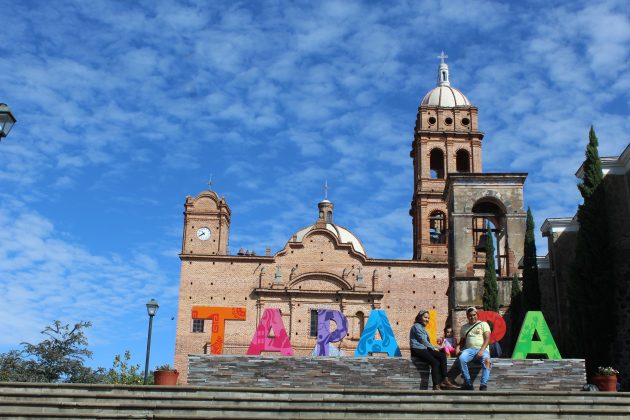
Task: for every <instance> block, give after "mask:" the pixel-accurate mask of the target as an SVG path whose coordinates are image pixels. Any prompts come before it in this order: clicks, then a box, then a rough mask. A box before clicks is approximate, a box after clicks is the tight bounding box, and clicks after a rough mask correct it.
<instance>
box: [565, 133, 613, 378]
mask: <svg viewBox="0 0 630 420" xmlns="http://www.w3.org/2000/svg"><path fill="white" fill-rule="evenodd" d="M597 147H598V140H597V136H596V135H595V130H594V129H593V127H591V130H590V133H589V143H588V146H587V147H586V159H585V161H584V163H583V165H582V167H583V170H584V176H583V178H582V181H581V182H580V184H579V185H578V188H579V190H580V193H581V194H582V197H583V198H584V203H583V204H581V205H580V206H579V208H578V213H577V216H578V222H579V225H580V229H579V231H578V234H577V242H576V248H575V261H574V264H573V271H572V275H571V279H570V282H569V304H570V310H571V335H570V336H571V338H572V340H573V343H572V348H573V349H574V353H575V354H573V355H572V356H578V357H585V358H586V368H587V371H588V372H589V373H592V372H593V371H594V370H595V369H596V368H597V367H598V366H611V365H612V360H613V357H612V355H613V352H612V350H613V349H612V343H613V340H614V336H615V330H616V320H615V312H614V310H613V309H612V306H611V303H612V302H613V301H614V280H613V277H612V273H611V271H610V266H611V259H610V258H611V249H610V246H609V235H608V218H607V215H606V196H605V191H604V188H603V183H602V181H603V178H604V175H603V172H602V165H601V161H600V159H599V153H598V151H597Z"/></svg>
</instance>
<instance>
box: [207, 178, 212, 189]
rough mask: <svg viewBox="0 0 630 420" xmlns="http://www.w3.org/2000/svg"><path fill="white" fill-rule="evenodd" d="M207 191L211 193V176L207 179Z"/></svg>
mask: <svg viewBox="0 0 630 420" xmlns="http://www.w3.org/2000/svg"><path fill="white" fill-rule="evenodd" d="M208 191H212V174H210V178H209V179H208Z"/></svg>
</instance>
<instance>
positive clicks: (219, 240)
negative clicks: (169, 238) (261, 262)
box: [182, 191, 231, 255]
mask: <svg viewBox="0 0 630 420" xmlns="http://www.w3.org/2000/svg"><path fill="white" fill-rule="evenodd" d="M230 217H231V211H230V207H229V206H228V205H227V202H226V201H225V197H221V198H219V196H218V195H217V194H216V193H215V192H214V191H204V192H202V193H201V194H199V195H198V196H197V197H195V198H193V197H190V196H188V197H186V203H185V204H184V236H183V240H182V254H183V255H191V254H196V255H227V253H228V244H229V233H230Z"/></svg>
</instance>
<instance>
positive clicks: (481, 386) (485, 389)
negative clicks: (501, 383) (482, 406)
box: [479, 384, 488, 391]
mask: <svg viewBox="0 0 630 420" xmlns="http://www.w3.org/2000/svg"><path fill="white" fill-rule="evenodd" d="M487 390H488V385H484V384H481V385H479V391H487Z"/></svg>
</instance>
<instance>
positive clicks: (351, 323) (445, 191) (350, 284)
mask: <svg viewBox="0 0 630 420" xmlns="http://www.w3.org/2000/svg"><path fill="white" fill-rule="evenodd" d="M445 58H446V56H445V55H444V54H442V55H441V56H440V64H439V67H438V73H437V86H436V87H434V88H433V89H431V90H430V91H429V92H428V93H427V94H426V95H425V96H424V97H423V99H422V101H421V103H420V107H419V109H418V114H417V118H416V123H415V128H414V136H413V140H412V142H411V153H410V156H411V159H412V164H413V168H414V170H413V177H414V179H413V185H414V190H413V195H412V198H411V208H410V210H409V214H410V216H411V221H412V223H413V258H412V259H411V260H393V259H378V258H374V257H372V256H371V255H370V254H369V250H366V249H365V248H364V247H363V245H362V243H361V240H360V239H359V238H357V237H356V236H355V235H354V234H353V233H352V232H351V231H349V230H348V229H346V228H345V227H343V226H340V225H338V224H336V223H335V214H334V213H335V207H334V204H333V203H332V202H331V201H329V200H328V199H324V200H322V201H320V202H319V203H318V204H317V208H315V206H313V220H312V224H311V225H309V226H307V227H305V228H302V229H299V230H296V231H295V233H294V234H293V235H292V236H291V237H289V238H287V239H288V240H287V243H286V245H285V246H284V248H282V249H280V250H278V251H277V252H275V253H274V254H272V253H271V252H270V250H268V251H267V253H266V255H255V254H250V253H249V252H247V253H242V252H239V253H238V254H237V255H231V254H230V252H229V248H228V243H229V234H230V215H231V210H230V207H229V205H228V203H227V202H226V200H225V198H223V197H220V196H219V195H218V194H217V193H216V192H214V191H210V190H208V191H204V192H202V193H200V194H199V195H197V196H196V197H194V198H193V197H190V196H189V197H187V198H186V202H185V204H184V229H183V241H182V250H181V253H180V255H179V256H180V259H181V264H182V265H181V279H180V289H179V308H178V316H177V337H176V348H175V367H176V368H177V369H178V370H179V372H180V382H182V383H185V382H186V376H187V365H188V355H189V354H219V353H224V354H245V352H246V351H247V349H248V347H249V344H250V342H251V341H252V337H253V335H254V332H255V331H256V327H257V325H258V323H259V322H260V318H261V316H262V314H263V312H264V311H265V309H267V308H277V309H279V310H280V313H281V317H282V321H283V323H284V326H285V328H286V331H287V334H288V336H289V338H290V343H291V347H292V348H293V350H294V352H295V354H296V355H298V356H306V355H310V354H311V353H312V352H313V349H314V347H315V345H316V335H317V310H318V309H335V310H339V311H341V312H342V313H343V314H344V315H345V316H346V318H347V319H348V335H347V336H346V337H345V338H344V339H343V340H342V341H341V342H340V343H338V347H339V349H340V350H341V351H342V352H343V353H345V354H346V355H352V354H354V351H355V349H356V347H357V343H358V340H359V338H360V336H361V333H362V331H363V327H364V325H365V323H366V321H367V318H368V316H369V314H370V311H371V310H373V309H383V310H385V312H386V314H387V317H388V319H389V322H390V324H391V327H392V329H393V332H394V335H395V337H396V339H397V341H398V345H399V346H400V349H401V350H402V353H403V356H408V355H409V341H408V334H409V328H410V326H411V325H412V324H413V320H414V318H415V315H416V313H417V312H418V310H420V309H429V310H431V309H433V310H435V311H436V315H437V328H438V331H440V332H441V330H442V329H443V328H444V326H445V325H447V324H451V325H453V326H455V327H457V326H459V325H461V324H462V323H463V322H464V320H465V317H464V315H463V311H464V310H465V308H466V307H468V306H471V305H476V306H481V299H482V292H483V269H484V262H485V258H486V256H485V247H483V244H484V243H485V235H486V226H490V227H491V230H492V235H493V237H494V242H495V248H496V255H495V258H496V263H497V275H498V283H499V301H500V303H501V304H502V305H504V306H503V307H504V308H505V306H506V305H508V304H509V298H510V285H511V278H512V277H513V275H514V274H520V271H519V268H518V262H519V260H520V259H521V258H522V255H523V238H524V234H525V218H526V215H525V212H524V210H523V184H524V182H525V178H526V174H522V173H509V174H507V173H487V174H484V173H482V164H481V156H482V153H481V152H482V140H483V137H484V134H483V133H482V132H481V131H480V130H479V127H478V123H477V108H476V107H475V106H474V105H473V104H472V103H471V102H470V101H469V100H468V98H467V97H466V96H465V95H464V94H463V93H462V92H460V91H459V90H458V89H456V88H454V87H452V86H451V83H450V79H449V68H448V65H447V64H446V63H445V62H444V59H445ZM305 222H308V221H305ZM208 307H212V308H230V309H225V310H226V311H233V313H232V315H231V316H228V317H227V318H226V319H227V320H226V321H224V322H223V320H220V321H221V322H219V319H218V318H217V316H216V315H214V316H213V315H208V314H211V313H214V312H212V311H209V312H208V311H207V310H206V309H204V308H208ZM231 308H242V309H238V310H237V309H231ZM215 312H216V310H215ZM213 337H214V338H213Z"/></svg>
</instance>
